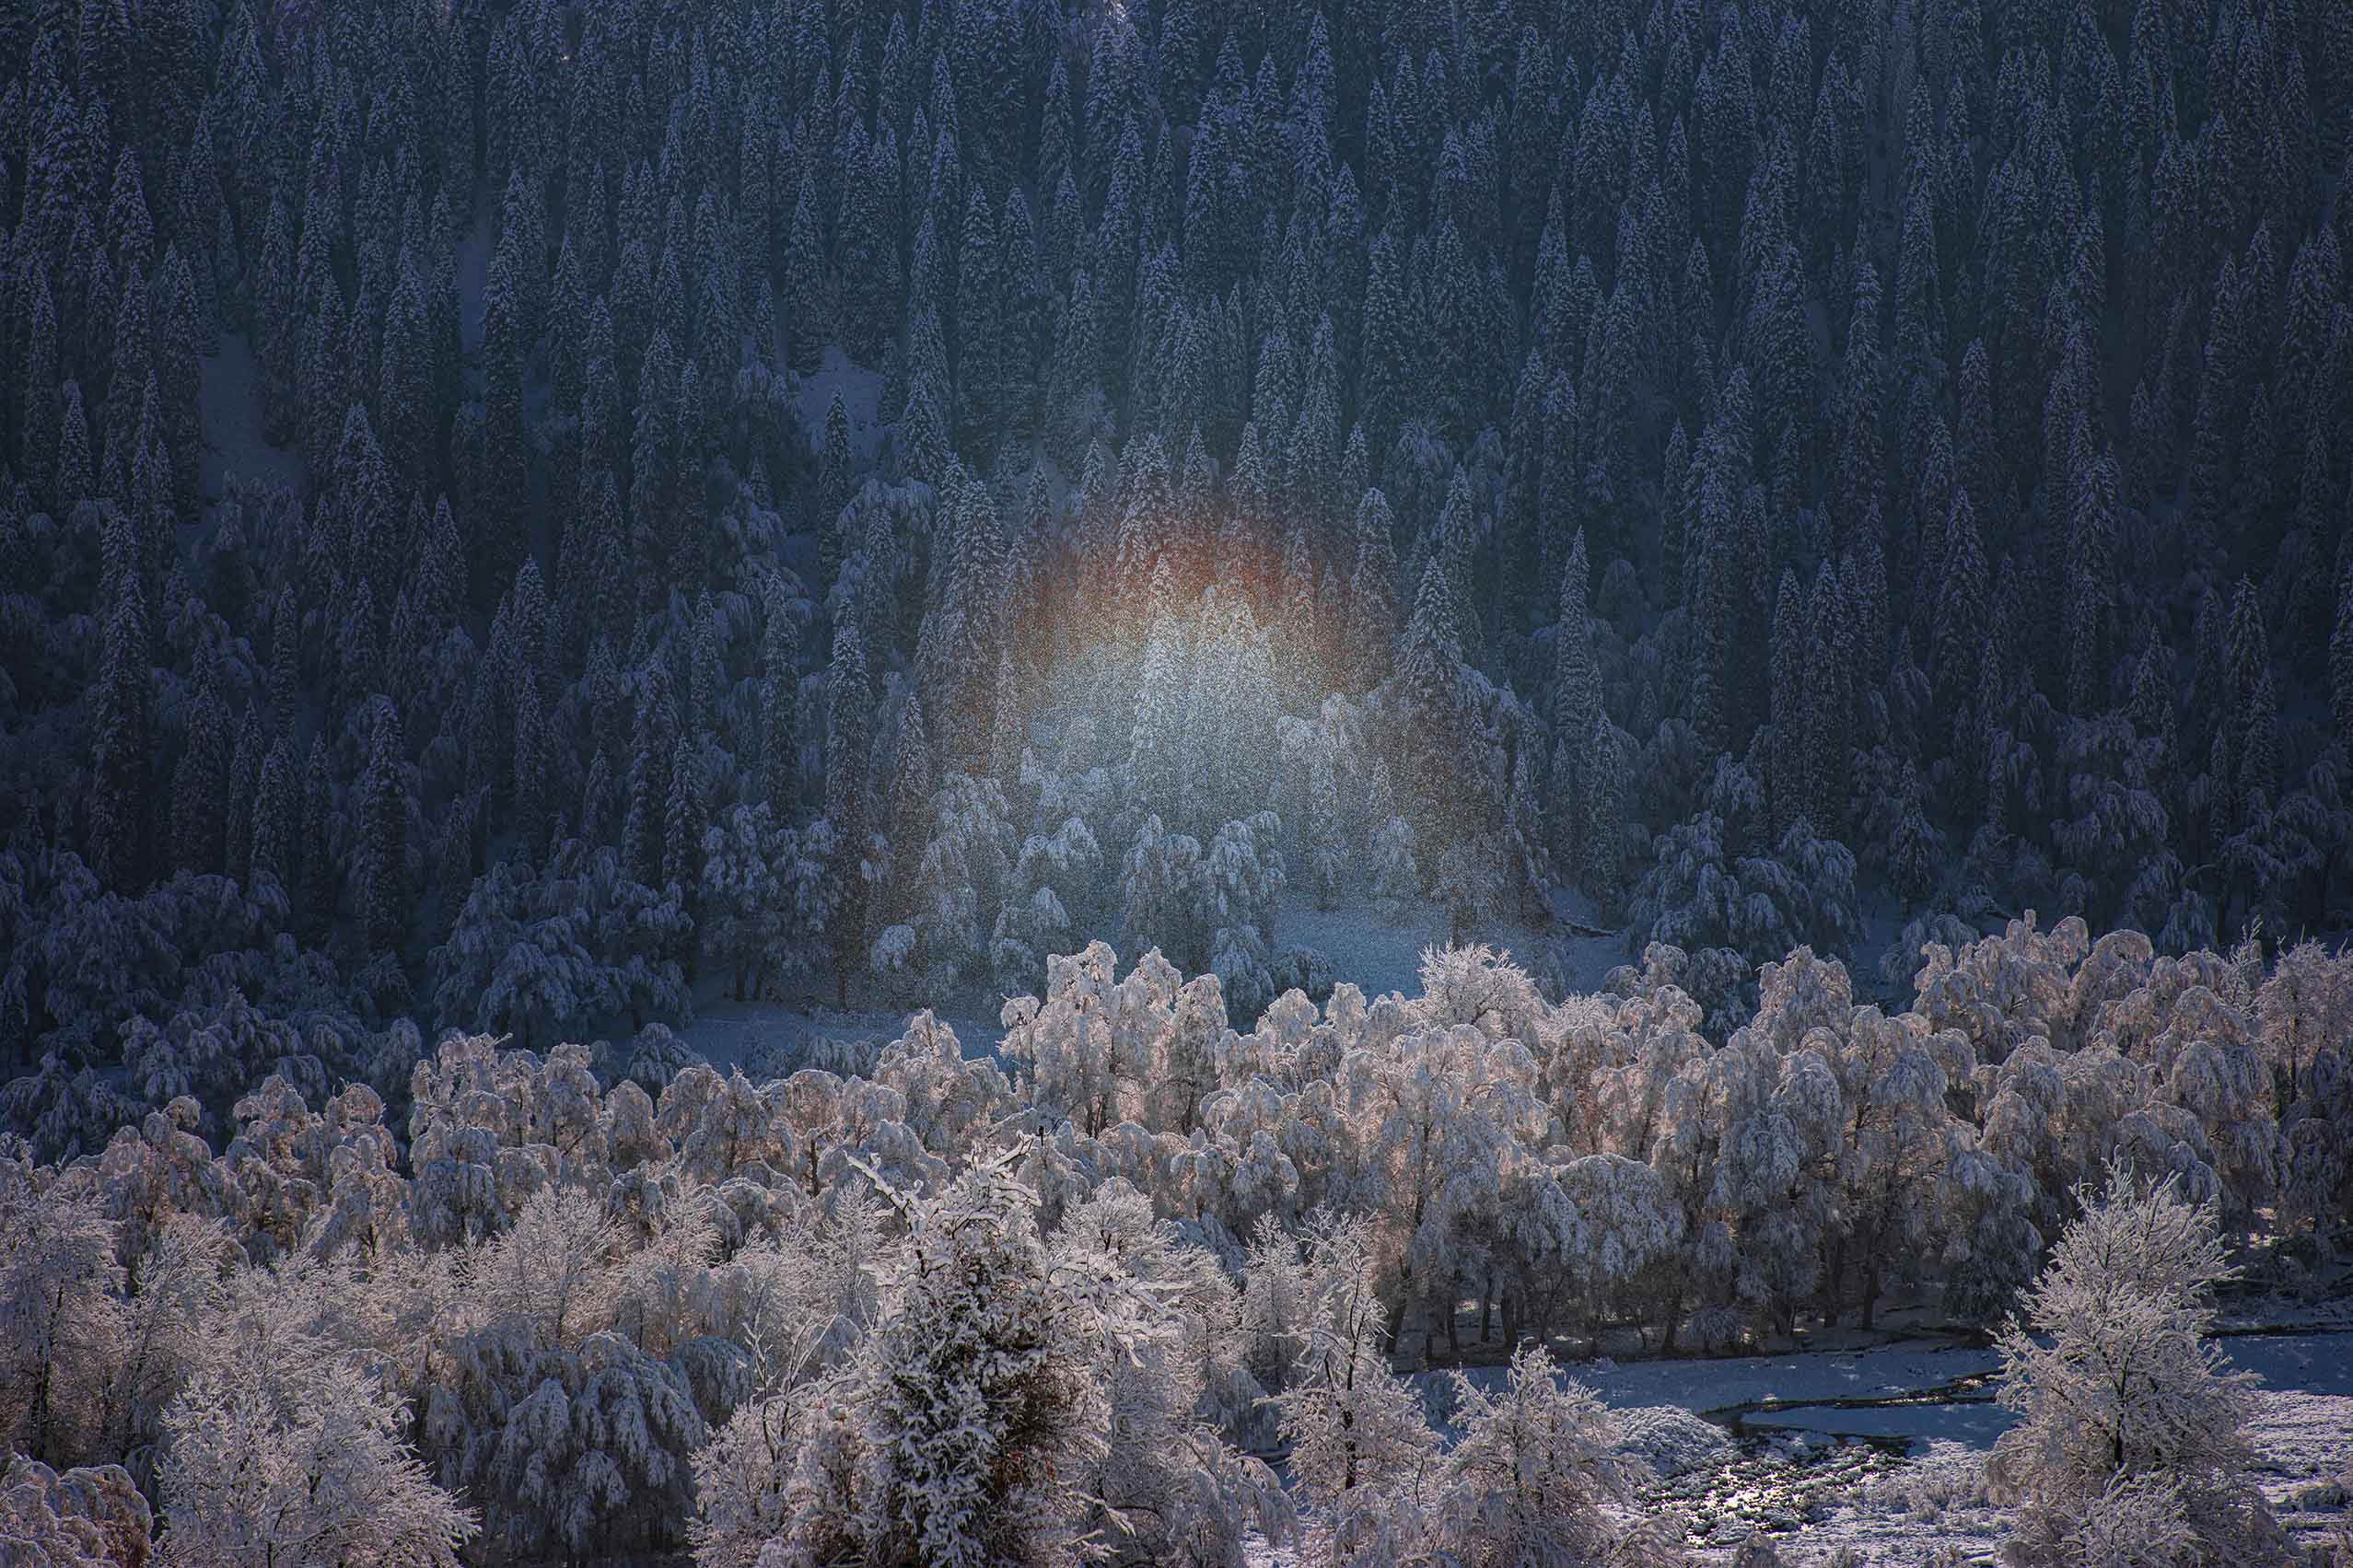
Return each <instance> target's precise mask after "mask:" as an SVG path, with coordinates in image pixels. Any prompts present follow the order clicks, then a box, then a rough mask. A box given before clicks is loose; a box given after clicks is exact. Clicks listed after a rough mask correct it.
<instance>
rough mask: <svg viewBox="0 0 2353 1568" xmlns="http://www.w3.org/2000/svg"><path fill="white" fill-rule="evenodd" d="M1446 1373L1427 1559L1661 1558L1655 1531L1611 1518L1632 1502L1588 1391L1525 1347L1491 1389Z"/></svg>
mask: <svg viewBox="0 0 2353 1568" xmlns="http://www.w3.org/2000/svg"><path fill="white" fill-rule="evenodd" d="M1451 1376H1452V1379H1453V1387H1454V1411H1453V1426H1454V1428H1455V1432H1456V1436H1455V1440H1454V1444H1453V1446H1451V1447H1450V1448H1449V1449H1448V1450H1447V1451H1446V1457H1445V1458H1444V1460H1443V1461H1442V1462H1441V1464H1440V1466H1439V1476H1438V1480H1437V1482H1436V1485H1435V1489H1434V1491H1435V1496H1434V1498H1433V1505H1432V1509H1431V1515H1432V1517H1431V1520H1430V1532H1431V1535H1432V1537H1433V1538H1434V1539H1433V1550H1434V1555H1435V1560H1436V1561H1439V1562H1512V1563H1520V1564H1526V1565H1527V1568H1574V1565H1577V1564H1582V1563H1588V1562H1651V1561H1659V1560H1661V1559H1663V1558H1664V1556H1665V1554H1664V1552H1662V1551H1657V1550H1656V1549H1657V1548H1658V1547H1660V1546H1663V1545H1664V1544H1665V1541H1664V1536H1663V1532H1659V1531H1655V1530H1645V1529H1642V1528H1641V1527H1638V1526H1637V1527H1635V1528H1633V1529H1631V1530H1629V1528H1628V1527H1627V1526H1626V1525H1625V1524H1624V1523H1622V1522H1621V1521H1620V1519H1619V1518H1618V1517H1617V1516H1615V1514H1614V1513H1613V1511H1612V1505H1613V1504H1624V1503H1625V1502H1626V1501H1627V1500H1628V1499H1629V1498H1631V1496H1632V1495H1633V1487H1634V1481H1635V1479H1636V1468H1635V1465H1634V1464H1631V1463H1629V1461H1627V1460H1626V1459H1625V1458H1622V1457H1621V1456H1620V1455H1619V1454H1618V1452H1617V1444H1618V1438H1619V1426H1618V1421H1617V1418H1616V1417H1615V1416H1613V1414H1612V1413H1611V1412H1610V1411H1609V1409H1608V1407H1607V1406H1605V1405H1603V1404H1602V1401H1601V1399H1600V1398H1599V1397H1598V1396H1597V1395H1596V1394H1595V1393H1594V1392H1593V1390H1592V1389H1590V1388H1587V1387H1586V1386H1585V1385H1584V1384H1582V1383H1579V1382H1577V1381H1576V1380H1575V1379H1573V1378H1564V1377H1562V1376H1561V1374H1560V1369H1559V1367H1558V1366H1556V1365H1555V1364H1554V1362H1553V1358H1552V1356H1551V1355H1550V1354H1549V1353H1547V1352H1546V1351H1545V1350H1544V1349H1543V1347H1542V1346H1540V1345H1534V1344H1529V1345H1523V1346H1521V1347H1520V1349H1519V1350H1518V1351H1516V1352H1514V1353H1513V1354H1512V1358H1511V1366H1510V1371H1509V1374H1508V1379H1507V1381H1506V1382H1505V1384H1504V1386H1503V1388H1501V1389H1500V1390H1499V1391H1497V1392H1492V1393H1491V1392H1489V1391H1488V1390H1487V1389H1486V1388H1484V1387H1482V1386H1481V1385H1480V1384H1478V1383H1474V1382H1473V1381H1472V1380H1471V1379H1470V1378H1468V1377H1466V1376H1463V1375H1462V1373H1460V1372H1456V1373H1454V1374H1452V1375H1451ZM1629 1546H1631V1547H1633V1548H1634V1550H1632V1551H1629V1550H1627V1549H1628V1547H1629Z"/></svg>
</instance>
